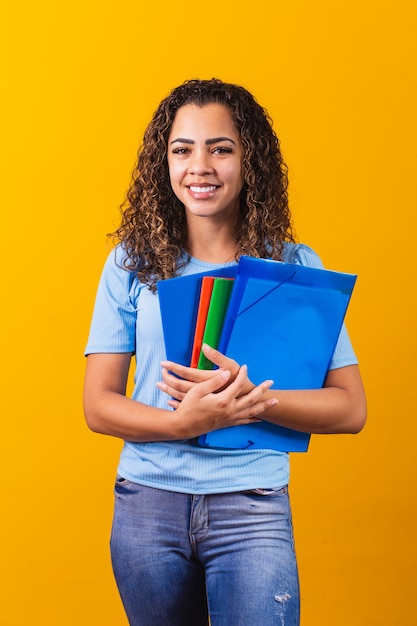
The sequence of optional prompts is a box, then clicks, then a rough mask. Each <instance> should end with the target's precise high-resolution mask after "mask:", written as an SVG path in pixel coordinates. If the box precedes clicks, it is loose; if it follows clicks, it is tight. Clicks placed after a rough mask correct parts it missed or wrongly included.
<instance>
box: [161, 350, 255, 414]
mask: <svg viewBox="0 0 417 626" xmlns="http://www.w3.org/2000/svg"><path fill="white" fill-rule="evenodd" d="M202 351H203V354H204V355H205V356H206V357H207V358H208V359H209V360H210V361H211V362H212V363H214V365H217V366H218V368H220V369H223V370H226V371H228V372H230V378H229V380H228V381H227V385H225V386H228V385H230V384H231V383H233V381H234V380H236V377H237V375H238V373H239V370H240V365H239V364H238V363H237V362H236V361H234V360H233V359H230V358H229V357H227V356H225V355H224V354H222V353H221V352H219V351H218V350H215V349H214V348H211V347H210V346H208V345H207V344H204V345H203V347H202ZM161 365H162V368H163V369H162V379H163V382H159V383H157V387H158V389H160V390H161V391H164V392H165V393H166V394H168V395H170V396H171V397H173V398H176V400H169V401H168V405H169V406H171V407H173V408H177V407H178V406H179V404H180V402H181V400H183V398H184V396H185V395H186V393H187V392H188V391H189V390H190V389H191V388H192V387H194V385H195V384H197V383H201V382H204V381H206V380H209V379H210V378H213V377H214V376H217V374H218V370H217V369H215V370H200V369H196V368H194V367H186V366H185V365H179V364H178V363H174V362H173V361H163V362H162V363H161ZM178 377H179V378H178ZM254 387H255V385H254V384H253V383H252V382H251V380H250V379H249V378H248V376H246V380H245V381H244V383H243V393H242V394H241V395H245V394H247V393H249V392H250V391H252V389H253V388H254Z"/></svg>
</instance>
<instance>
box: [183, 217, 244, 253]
mask: <svg viewBox="0 0 417 626" xmlns="http://www.w3.org/2000/svg"><path fill="white" fill-rule="evenodd" d="M235 237H236V228H233V229H232V228H230V227H229V226H224V225H223V226H220V227H219V225H218V224H217V225H211V224H209V223H208V221H207V220H202V224H200V225H199V226H198V227H195V226H194V227H193V228H190V225H189V228H188V241H187V244H188V245H187V248H188V252H189V253H190V254H191V255H192V256H193V257H195V258H196V259H199V260H200V261H205V262H206V263H228V262H230V261H233V260H234V259H235V257H236V253H237V251H238V246H237V245H236V238H235Z"/></svg>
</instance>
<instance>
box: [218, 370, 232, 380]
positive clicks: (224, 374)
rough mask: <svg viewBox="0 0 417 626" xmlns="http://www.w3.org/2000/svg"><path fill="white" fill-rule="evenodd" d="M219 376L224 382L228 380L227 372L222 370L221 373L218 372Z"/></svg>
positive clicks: (228, 373) (228, 374)
mask: <svg viewBox="0 0 417 626" xmlns="http://www.w3.org/2000/svg"><path fill="white" fill-rule="evenodd" d="M220 376H221V377H222V378H224V379H225V380H227V379H228V378H230V372H229V370H224V371H223V372H220Z"/></svg>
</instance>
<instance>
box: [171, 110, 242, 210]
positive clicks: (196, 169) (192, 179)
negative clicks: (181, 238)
mask: <svg viewBox="0 0 417 626" xmlns="http://www.w3.org/2000/svg"><path fill="white" fill-rule="evenodd" d="M242 157H243V149H242V144H241V141H240V137H239V133H238V131H237V130H236V127H235V125H234V123H233V120H232V116H231V114H230V111H229V109H228V108H227V107H225V106H223V105H222V104H215V103H212V104H206V105H204V106H202V107H199V106H196V105H194V104H186V105H184V106H182V107H181V108H180V109H178V111H177V114H176V116H175V119H174V123H173V124H172V128H171V132H170V136H169V140H168V167H169V176H170V181H171V186H172V189H173V191H174V193H175V195H176V196H177V198H178V199H179V200H180V202H182V204H183V205H184V207H185V212H186V215H187V219H188V220H189V219H192V218H193V217H204V218H216V219H219V218H221V219H224V220H228V219H231V220H234V221H235V220H236V215H237V214H238V211H239V195H240V192H241V190H242V185H243V173H242Z"/></svg>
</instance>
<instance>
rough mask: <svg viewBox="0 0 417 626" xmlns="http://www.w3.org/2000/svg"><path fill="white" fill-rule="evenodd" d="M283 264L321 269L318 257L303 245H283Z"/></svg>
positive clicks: (286, 243)
mask: <svg viewBox="0 0 417 626" xmlns="http://www.w3.org/2000/svg"><path fill="white" fill-rule="evenodd" d="M284 262H285V263H294V264H295V265H307V266H308V267H316V268H319V269H321V268H323V263H322V261H321V259H320V257H319V255H318V254H317V253H316V252H315V251H314V250H313V249H312V248H310V247H309V246H306V245H305V244H303V243H291V242H288V241H286V242H285V243H284Z"/></svg>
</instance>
